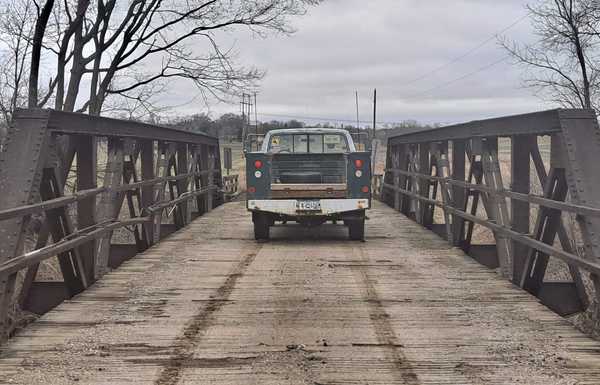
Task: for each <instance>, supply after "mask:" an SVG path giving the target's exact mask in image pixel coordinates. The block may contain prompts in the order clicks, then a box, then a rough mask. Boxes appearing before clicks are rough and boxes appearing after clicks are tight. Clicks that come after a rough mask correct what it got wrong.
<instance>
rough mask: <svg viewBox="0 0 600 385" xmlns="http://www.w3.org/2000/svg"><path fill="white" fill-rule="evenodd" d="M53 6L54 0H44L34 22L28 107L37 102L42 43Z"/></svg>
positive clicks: (34, 106) (33, 105)
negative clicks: (44, 2)
mask: <svg viewBox="0 0 600 385" xmlns="http://www.w3.org/2000/svg"><path fill="white" fill-rule="evenodd" d="M53 7H54V0H46V4H44V7H43V8H42V12H41V13H40V15H39V16H38V19H37V21H36V22H35V31H34V33H33V44H32V46H31V70H30V72H29V100H28V106H29V108H36V107H37V104H38V81H39V74H40V57H41V55H42V43H43V41H44V34H45V33H46V27H47V26H48V19H50V13H51V12H52V8H53Z"/></svg>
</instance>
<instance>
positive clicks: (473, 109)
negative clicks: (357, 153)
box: [171, 0, 552, 123]
mask: <svg viewBox="0 0 600 385" xmlns="http://www.w3.org/2000/svg"><path fill="white" fill-rule="evenodd" d="M527 2H528V1H527V0H502V1H499V0H426V1H422V0H421V1H419V0H368V1H366V0H325V1H324V3H323V4H322V5H320V6H318V7H315V8H312V9H311V10H310V11H309V13H308V14H307V15H306V16H304V17H303V18H298V19H294V20H293V21H292V23H293V25H294V26H295V28H296V29H297V32H296V33H295V34H294V35H292V36H289V37H288V36H271V37H268V38H266V39H262V38H259V37H257V36H251V35H250V34H249V33H248V32H247V31H238V32H231V33H229V34H223V35H221V36H219V39H220V40H221V41H222V42H224V43H225V44H230V42H232V41H234V42H235V46H236V49H237V50H238V51H239V58H238V60H239V61H240V62H241V63H243V64H245V65H254V66H256V67H258V68H261V69H264V70H266V71H267V75H266V77H265V78H264V80H263V81H262V82H261V88H260V91H259V94H258V113H259V120H263V121H265V120H272V119H278V120H283V119H287V118H288V117H289V118H292V117H297V118H299V119H301V118H303V117H323V118H328V119H327V120H330V121H332V122H334V121H335V120H336V119H340V120H341V121H340V123H343V120H344V119H347V120H354V119H355V117H356V112H355V99H354V92H355V90H358V92H359V98H360V116H361V120H363V119H364V120H370V119H371V114H372V113H371V111H372V101H371V97H372V96H371V95H372V89H373V88H374V87H377V92H378V121H380V122H382V123H383V122H397V121H402V120H408V119H414V120H418V121H420V122H425V123H451V122H460V121H466V120H472V119H479V118H485V117H493V116H498V115H506V114H514V113H520V112H527V111H534V110H539V109H545V108H550V107H552V106H551V105H548V104H545V103H543V102H542V101H540V100H539V99H538V98H537V97H535V96H534V91H533V90H531V89H526V88H523V87H522V78H523V76H522V69H521V68H519V67H515V66H513V65H512V63H511V61H510V59H507V60H505V61H503V62H500V63H498V61H500V60H502V59H503V57H505V56H506V53H505V52H504V51H503V50H502V49H501V48H500V47H499V46H498V44H497V41H496V39H495V38H493V37H494V35H496V34H498V33H499V32H501V31H503V30H505V29H507V27H509V26H510V28H509V29H508V30H506V31H505V32H504V33H503V35H505V36H507V37H509V38H511V39H514V40H517V41H523V42H526V41H531V39H532V34H531V28H530V22H529V19H527V17H526V13H527V12H526V10H525V4H526V3H527ZM529 2H531V1H529ZM486 40H490V41H489V42H487V43H486V44H482V43H483V42H485V41H486ZM477 47H479V48H477ZM469 52H470V53H469ZM467 53H469V54H467ZM465 54H467V55H465ZM461 56H464V57H463V58H461V59H460V60H457V61H455V62H454V63H452V61H454V60H456V58H458V57H461ZM494 63H495V64H494ZM440 67H443V68H441V69H439V68H440ZM483 68H486V69H484V70H482V69H483ZM479 70H481V71H479ZM477 71H479V72H477ZM473 72H477V73H476V74H474V75H472V76H465V75H469V74H472V73H473ZM460 78H462V79H460ZM417 79H418V80H417ZM459 79H460V80H459ZM186 87H189V88H186ZM194 93H195V91H194V89H193V88H192V86H187V85H185V86H184V85H182V87H177V90H176V93H175V94H174V95H172V98H173V99H172V100H171V102H172V103H173V104H177V103H184V102H185V101H186V98H189V97H190V95H193V94H194ZM206 111H207V109H206V107H205V106H204V105H203V104H202V102H201V101H199V100H197V101H195V102H193V103H189V104H187V105H185V106H183V107H179V109H178V112H180V113H185V114H189V113H197V112H206ZM238 111H239V105H238V104H233V105H232V104H229V105H228V104H220V105H212V106H211V107H210V113H211V115H212V116H218V115H219V114H221V113H224V112H238ZM304 120H306V121H310V120H309V119H304Z"/></svg>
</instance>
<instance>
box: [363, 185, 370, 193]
mask: <svg viewBox="0 0 600 385" xmlns="http://www.w3.org/2000/svg"><path fill="white" fill-rule="evenodd" d="M361 190H362V192H364V193H365V194H366V193H368V192H369V186H363V188H362V189H361Z"/></svg>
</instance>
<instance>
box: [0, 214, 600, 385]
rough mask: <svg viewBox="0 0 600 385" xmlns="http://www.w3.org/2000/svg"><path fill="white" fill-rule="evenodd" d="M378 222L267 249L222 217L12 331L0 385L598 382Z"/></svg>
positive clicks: (488, 295)
mask: <svg viewBox="0 0 600 385" xmlns="http://www.w3.org/2000/svg"><path fill="white" fill-rule="evenodd" d="M371 218H372V219H371V220H370V221H369V224H368V228H367V234H366V237H367V239H366V240H367V241H366V242H364V243H360V242H359V243H349V242H348V241H347V239H346V238H347V234H346V231H345V229H344V228H343V227H342V226H333V225H328V226H325V227H322V228H313V229H303V228H299V227H297V226H289V227H275V228H274V229H273V233H272V235H273V238H274V241H273V242H271V243H265V244H257V243H256V242H255V241H254V239H253V237H252V227H251V226H252V224H251V223H252V222H251V219H250V217H249V215H248V213H246V211H245V207H244V204H243V203H241V202H240V203H231V204H228V205H225V206H222V207H221V208H218V209H216V210H214V211H213V212H212V213H211V214H209V215H206V216H204V217H202V218H200V219H198V220H196V221H194V222H192V223H191V225H190V226H189V227H187V228H186V229H184V230H182V231H180V232H177V233H175V234H173V235H171V236H170V237H169V238H168V242H166V243H163V244H158V245H156V246H155V247H153V248H152V249H149V250H147V251H146V252H145V253H143V254H140V255H138V256H137V257H136V258H134V259H132V260H129V261H127V262H125V263H124V264H123V265H122V266H121V267H120V268H119V269H118V270H115V271H112V272H110V273H108V274H107V275H105V276H104V277H103V278H102V279H101V280H100V281H99V282H97V283H96V285H95V286H94V288H93V289H92V290H88V291H86V292H84V293H82V294H81V295H79V296H78V297H77V298H75V299H74V300H71V301H69V302H66V303H63V304H61V305H60V306H59V307H58V308H57V309H56V310H55V311H52V312H50V313H48V314H46V315H45V316H43V317H41V318H40V319H39V320H38V321H36V322H34V323H33V324H31V325H29V326H28V327H27V328H26V329H25V330H24V331H23V332H22V333H19V334H17V336H16V337H14V338H13V339H12V340H11V341H10V342H9V344H8V345H6V347H5V349H3V351H2V353H0V383H13V384H19V385H25V384H27V385H38V384H39V385H41V384H44V385H45V384H54V383H57V384H61V383H70V382H77V383H81V384H88V385H95V384H115V385H120V384H131V383H132V382H135V383H140V384H165V383H198V384H203V383H212V384H215V385H238V384H240V385H241V384H244V385H245V384H264V385H281V384H314V383H317V384H319V383H320V384H350V383H357V384H367V383H377V384H465V385H467V384H481V383H482V378H483V379H485V380H484V382H486V383H489V384H516V383H523V384H535V385H539V384H553V383H556V382H557V381H558V382H565V383H588V384H593V383H598V380H599V378H600V356H599V355H598V354H597V350H598V349H600V343H598V342H597V341H594V340H592V339H590V338H587V337H585V336H583V335H582V334H581V332H579V331H577V330H576V329H575V328H574V327H573V326H572V325H571V324H569V323H568V321H566V320H565V319H562V318H561V317H559V316H557V315H556V314H554V313H552V312H551V311H550V310H549V309H547V308H546V307H545V306H543V305H541V304H540V303H539V302H538V301H536V300H535V299H534V298H533V297H531V296H530V295H529V294H527V293H524V292H522V291H520V290H518V289H517V288H515V287H514V286H513V285H510V284H509V283H507V282H506V281H505V280H503V279H502V278H501V277H499V276H498V275H497V274H496V273H495V272H493V271H490V270H488V269H486V268H485V267H483V266H481V265H479V264H477V263H475V262H474V261H473V260H472V259H470V258H468V257H466V256H465V255H464V254H463V253H462V252H461V251H460V250H459V249H456V248H449V247H448V246H447V243H446V242H445V241H443V240H442V239H440V238H438V237H436V236H435V235H433V234H431V233H430V232H428V231H427V230H425V229H423V228H422V227H420V226H418V225H417V224H415V223H414V222H412V221H410V220H408V219H407V218H405V217H403V216H402V215H399V214H397V213H396V212H395V211H394V210H393V209H391V208H386V207H383V206H381V205H379V204H377V203H376V205H375V209H374V210H373V211H372V215H371ZM232 228H235V229H236V231H235V232H234V233H232V232H231V229H232ZM307 238H310V239H311V241H310V245H309V246H307V245H308V243H306V242H305V241H303V240H306V239H307ZM289 240H293V242H289ZM299 243H303V244H304V246H306V247H301V248H299V247H298V244H299ZM174 245H177V248H178V252H177V253H173V248H174ZM273 272H276V274H273ZM158 277H160V279H159V278H158ZM288 346H289V347H288ZM49 350H51V352H52V354H48V351H49ZM532 357H541V358H540V360H535V359H532ZM542 358H545V359H544V360H542ZM541 362H543V366H542V365H541ZM24 364H26V365H27V366H26V370H23V369H24V368H23V365H24ZM75 378H76V380H75Z"/></svg>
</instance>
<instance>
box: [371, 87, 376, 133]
mask: <svg viewBox="0 0 600 385" xmlns="http://www.w3.org/2000/svg"><path fill="white" fill-rule="evenodd" d="M376 124H377V88H375V90H374V91H373V134H372V135H373V138H372V140H375V129H376V127H375V126H376Z"/></svg>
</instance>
